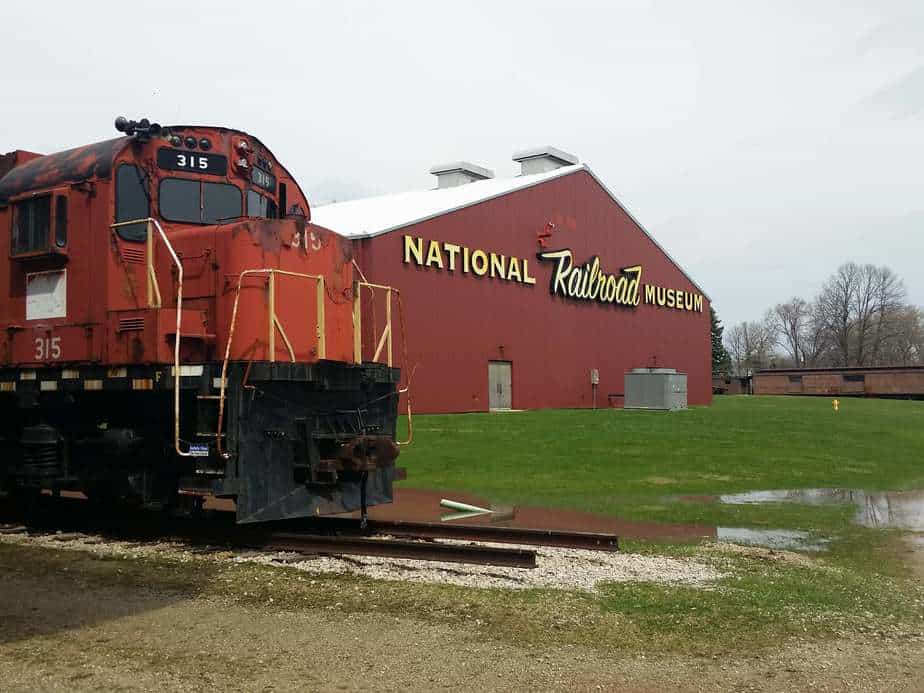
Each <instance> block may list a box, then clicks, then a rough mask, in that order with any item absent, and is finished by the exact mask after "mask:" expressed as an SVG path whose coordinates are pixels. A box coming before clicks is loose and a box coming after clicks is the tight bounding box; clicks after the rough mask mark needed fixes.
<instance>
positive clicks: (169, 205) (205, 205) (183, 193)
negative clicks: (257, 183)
mask: <svg viewBox="0 0 924 693" xmlns="http://www.w3.org/2000/svg"><path fill="white" fill-rule="evenodd" d="M158 198H159V200H160V216H161V217H162V218H163V219H165V220H167V221H177V222H185V223H189V224H217V223H219V222H222V221H227V220H229V219H236V218H238V217H240V216H241V214H242V212H243V200H242V198H241V189H240V188H238V187H237V186H236V185H231V184H230V183H209V182H205V181H198V180H188V179H186V178H165V179H163V180H162V181H161V182H160V188H159V190H158Z"/></svg>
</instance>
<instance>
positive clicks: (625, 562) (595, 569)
mask: <svg viewBox="0 0 924 693" xmlns="http://www.w3.org/2000/svg"><path fill="white" fill-rule="evenodd" d="M0 541H3V542H9V543H17V544H32V545H40V546H46V547H49V548H56V549H63V550H79V551H89V552H91V553H96V554H100V555H119V556H130V555H134V556H141V555H152V554H167V553H169V554H170V555H171V556H173V557H176V558H180V559H183V558H184V557H186V558H191V557H192V551H191V550H190V549H189V548H188V547H186V546H184V545H181V544H173V543H166V542H161V543H143V544H139V543H135V542H124V541H111V540H108V539H103V538H102V537H99V536H95V535H84V534H57V535H55V534H36V535H31V534H26V533H19V534H0ZM446 543H452V542H449V541H447V542H446ZM457 543H464V542H457ZM486 546H506V547H510V546H511V545H510V544H486ZM519 548H525V549H536V548H537V547H533V546H522V547H519ZM212 555H213V556H214V557H215V558H216V560H233V561H238V562H256V563H263V564H270V565H271V564H277V563H283V564H285V565H286V566H288V567H291V568H297V569H299V570H304V571H306V572H308V573H313V574H324V573H352V574H357V575H364V576H367V577H370V578H375V579H379V580H404V581H407V582H424V583H437V584H452V585H459V586H462V587H504V588H510V589H528V588H536V587H547V588H560V589H570V590H575V589H578V590H585V591H593V590H594V589H595V587H596V585H597V584H598V583H600V582H660V583H670V584H687V585H698V584H704V583H707V582H710V581H713V580H717V579H719V578H721V577H722V574H721V573H719V572H718V571H716V570H715V569H714V568H713V567H711V566H709V565H706V564H705V563H701V562H698V561H694V560H682V559H676V558H666V557H661V556H642V555H639V554H632V553H623V552H621V551H617V552H612V553H610V552H605V551H586V550H579V549H562V548H552V547H540V548H538V549H537V551H536V562H537V564H538V567H536V568H504V567H498V566H481V565H469V564H464V563H446V562H442V561H418V560H411V559H398V558H378V557H372V556H348V557H343V558H334V557H320V556H318V557H310V558H304V557H301V556H299V555H298V554H294V553H279V552H267V553H262V552H246V553H243V554H241V553H232V552H226V551H221V552H216V553H214V554H212Z"/></svg>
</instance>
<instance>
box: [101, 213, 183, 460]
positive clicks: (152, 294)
mask: <svg viewBox="0 0 924 693" xmlns="http://www.w3.org/2000/svg"><path fill="white" fill-rule="evenodd" d="M142 222H147V230H148V234H147V236H148V237H147V260H146V265H147V276H148V307H149V308H160V307H161V297H160V287H158V286H157V275H156V273H155V272H154V239H153V236H154V234H152V233H151V224H153V225H154V226H155V227H156V228H157V232H158V234H159V235H160V238H161V240H162V241H163V242H164V245H165V246H167V251H168V252H169V253H170V257H171V259H172V260H173V264H174V265H176V269H177V289H176V341H175V342H174V344H173V449H174V450H176V454H177V455H179V456H180V457H192V456H193V455H192V453H191V452H189V451H188V450H187V451H185V452H184V451H183V450H181V449H180V323H181V319H182V316H183V263H182V262H180V258H179V257H177V254H176V251H174V250H173V245H171V243H170V240H169V239H168V238H167V234H166V233H164V229H163V228H162V227H161V225H160V222H158V221H157V219H154V218H152V217H147V218H145V219H133V220H131V221H122V222H118V223H116V224H112V225H111V226H110V228H111V229H112V230H113V231H114V230H115V229H117V228H120V227H122V226H128V225H129V224H140V223H142ZM154 298H156V301H154V300H152V299H154Z"/></svg>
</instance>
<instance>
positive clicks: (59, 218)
mask: <svg viewBox="0 0 924 693" xmlns="http://www.w3.org/2000/svg"><path fill="white" fill-rule="evenodd" d="M55 245H56V246H58V247H59V248H63V247H64V246H66V245H67V198H66V197H64V195H58V196H57V197H56V198H55Z"/></svg>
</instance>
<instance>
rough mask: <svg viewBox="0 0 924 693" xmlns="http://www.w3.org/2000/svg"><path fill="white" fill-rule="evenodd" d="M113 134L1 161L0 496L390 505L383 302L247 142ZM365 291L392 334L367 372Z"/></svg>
mask: <svg viewBox="0 0 924 693" xmlns="http://www.w3.org/2000/svg"><path fill="white" fill-rule="evenodd" d="M116 128H117V129H118V130H119V131H120V132H122V133H124V136H121V137H118V138H116V139H112V140H109V141H106V142H100V143H97V144H92V145H88V146H85V147H79V148H77V149H72V150H70V151H65V152H61V153H58V154H51V155H48V156H40V155H38V154H32V153H29V152H23V151H15V152H12V153H10V154H6V155H3V156H0V239H2V242H3V243H5V244H6V247H8V248H9V255H8V258H9V259H8V260H7V261H5V262H2V263H0V286H2V287H3V288H2V291H0V332H2V334H0V339H2V346H0V445H2V448H3V449H2V452H0V483H3V484H4V485H6V486H7V487H8V488H9V489H11V490H12V491H13V492H15V493H20V494H22V493H25V494H29V493H35V492H36V491H37V490H38V489H51V490H52V491H53V492H57V491H60V490H80V491H83V492H84V493H85V494H86V495H87V496H88V497H89V498H91V499H94V498H99V499H103V500H115V499H133V500H135V501H136V502H140V503H143V504H147V505H152V506H161V507H163V506H170V505H172V504H174V503H175V502H176V500H177V498H178V497H179V496H180V495H192V496H194V497H197V496H198V497H203V496H207V495H214V496H218V497H226V498H233V499H234V500H235V501H236V507H237V518H238V521H239V522H256V521H266V520H275V519H280V518H291V517H302V516H309V515H323V514H329V513H337V512H344V511H350V510H355V509H360V508H362V509H363V510H364V509H365V507H366V505H367V504H368V505H373V504H376V503H383V502H388V501H390V500H391V498H392V482H393V480H394V460H395V458H396V457H397V454H398V447H397V444H396V442H395V425H396V419H397V400H398V395H397V384H398V379H399V372H398V370H397V369H395V368H392V367H391V349H392V331H391V324H390V318H391V298H392V290H391V289H390V288H388V287H379V286H375V285H371V284H367V283H366V282H365V280H363V281H360V278H361V273H359V272H358V268H357V267H356V266H355V263H354V262H353V260H352V252H351V246H350V243H349V242H348V241H347V240H346V239H344V238H342V237H340V236H338V235H336V234H334V233H332V232H330V231H328V230H326V229H324V228H321V227H319V226H316V225H313V224H311V223H310V221H309V219H310V214H309V207H308V203H307V201H306V199H305V196H304V194H303V193H302V191H301V189H300V188H299V186H298V184H297V183H296V182H295V180H294V179H293V178H292V176H291V175H290V174H289V172H288V171H287V170H286V169H285V168H284V167H283V166H282V165H281V164H280V163H279V162H278V161H277V160H276V158H275V157H274V156H273V155H272V153H271V152H270V151H269V150H268V149H267V148H266V147H265V146H264V145H263V144H262V143H261V142H260V141H259V140H258V139H257V138H255V137H253V136H251V135H248V134H246V133H244V132H240V131H238V130H231V129H228V128H222V127H197V126H177V127H169V128H168V127H163V128H162V127H160V126H159V125H157V124H155V123H150V122H149V121H147V120H146V119H144V120H141V121H139V122H135V121H128V120H126V119H124V118H119V119H118V120H116ZM363 287H369V289H370V290H372V291H375V292H377V293H378V296H379V297H384V301H385V308H386V311H385V312H386V313H387V319H388V323H387V324H386V325H384V327H383V328H382V334H381V338H376V339H374V343H377V345H378V348H377V349H376V354H375V355H374V356H373V358H372V360H371V361H370V360H364V359H363V339H362V335H363V333H364V331H363V325H362V324H361V310H360V300H359V294H360V289H362V288H363ZM367 293H368V292H367ZM365 327H366V330H365V333H366V334H368V333H369V326H368V325H366V326H365ZM386 347H387V348H386ZM383 354H384V356H381V355H383ZM380 360H381V361H382V362H378V361H380Z"/></svg>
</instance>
